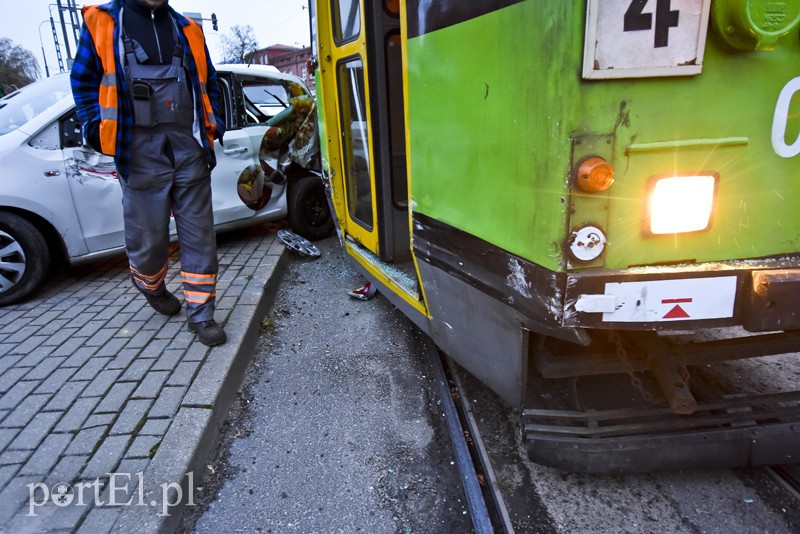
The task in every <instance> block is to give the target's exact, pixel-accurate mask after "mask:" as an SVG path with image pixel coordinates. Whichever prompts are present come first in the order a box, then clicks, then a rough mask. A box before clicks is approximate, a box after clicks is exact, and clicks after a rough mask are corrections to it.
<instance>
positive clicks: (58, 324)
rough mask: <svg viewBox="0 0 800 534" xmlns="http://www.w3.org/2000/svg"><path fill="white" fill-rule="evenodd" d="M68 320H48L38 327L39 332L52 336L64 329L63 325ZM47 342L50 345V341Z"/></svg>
mask: <svg viewBox="0 0 800 534" xmlns="http://www.w3.org/2000/svg"><path fill="white" fill-rule="evenodd" d="M68 322H69V321H67V320H66V319H54V320H52V321H49V322H48V323H47V324H45V325H42V326H41V327H39V334H41V335H43V336H48V337H51V338H52V337H53V336H54V335H56V334H57V333H59V332H61V331H62V330H63V329H64V325H66V324H67V323H68ZM47 344H48V345H50V344H51V343H47Z"/></svg>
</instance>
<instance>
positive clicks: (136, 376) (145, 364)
mask: <svg viewBox="0 0 800 534" xmlns="http://www.w3.org/2000/svg"><path fill="white" fill-rule="evenodd" d="M154 362H155V360H153V359H150V358H136V359H135V360H133V362H131V364H130V365H129V366H128V368H127V369H125V372H124V373H123V374H122V376H121V377H120V378H119V380H118V381H119V382H140V381H142V380H143V379H144V377H145V375H147V372H148V371H149V370H150V368H151V367H152V366H153V363H154Z"/></svg>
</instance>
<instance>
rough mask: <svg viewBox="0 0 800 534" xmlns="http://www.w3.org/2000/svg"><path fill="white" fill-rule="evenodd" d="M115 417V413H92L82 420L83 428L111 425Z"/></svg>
mask: <svg viewBox="0 0 800 534" xmlns="http://www.w3.org/2000/svg"><path fill="white" fill-rule="evenodd" d="M116 418H117V414H115V413H93V414H91V415H90V416H89V417H87V418H86V421H84V422H83V428H95V427H107V426H111V424H112V423H113V422H114V420H115V419H116Z"/></svg>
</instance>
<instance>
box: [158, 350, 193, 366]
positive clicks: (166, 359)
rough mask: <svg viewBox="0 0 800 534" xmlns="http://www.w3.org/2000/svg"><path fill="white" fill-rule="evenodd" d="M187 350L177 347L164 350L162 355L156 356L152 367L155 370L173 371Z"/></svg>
mask: <svg viewBox="0 0 800 534" xmlns="http://www.w3.org/2000/svg"><path fill="white" fill-rule="evenodd" d="M185 352H186V351H185V350H176V349H167V350H164V351H163V352H162V353H161V355H160V356H159V357H158V358H156V361H155V363H153V367H152V368H151V369H152V370H153V371H173V370H174V369H175V368H176V367H177V366H178V362H180V361H181V357H182V356H183V354H184V353H185Z"/></svg>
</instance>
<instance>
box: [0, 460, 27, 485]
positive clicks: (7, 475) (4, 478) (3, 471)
mask: <svg viewBox="0 0 800 534" xmlns="http://www.w3.org/2000/svg"><path fill="white" fill-rule="evenodd" d="M21 467H22V466H20V465H4V466H2V467H0V490H2V489H3V488H5V487H6V484H8V483H9V482H10V481H11V480H12V479H13V478H14V477H15V476H16V474H17V472H18V471H19V470H20V468H21Z"/></svg>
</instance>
